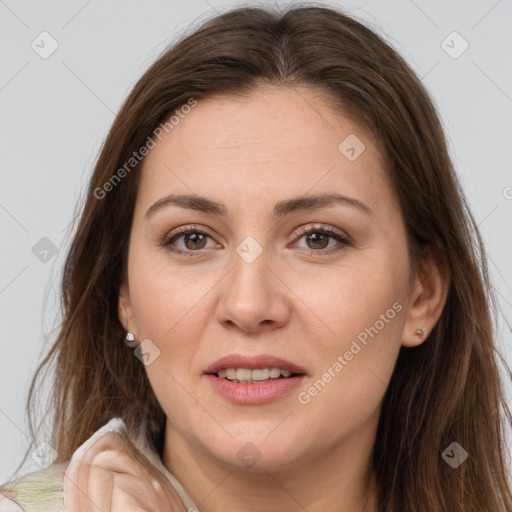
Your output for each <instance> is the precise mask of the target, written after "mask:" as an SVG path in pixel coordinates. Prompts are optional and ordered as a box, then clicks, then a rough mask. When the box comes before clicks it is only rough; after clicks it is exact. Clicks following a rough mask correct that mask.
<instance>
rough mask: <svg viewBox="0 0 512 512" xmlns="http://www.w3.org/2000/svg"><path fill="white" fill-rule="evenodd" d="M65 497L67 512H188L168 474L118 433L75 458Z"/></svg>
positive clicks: (68, 473)
mask: <svg viewBox="0 0 512 512" xmlns="http://www.w3.org/2000/svg"><path fill="white" fill-rule="evenodd" d="M75 455H78V454H77V453H76V452H75ZM63 496H64V511H65V512H186V509H185V507H184V505H183V503H182V502H181V500H180V498H179V495H178V494H177V492H176V490H175V489H174V487H173V486H172V485H171V483H170V482H169V480H168V479H167V478H166V477H165V475H163V474H162V473H161V472H160V471H159V470H158V469H157V468H156V467H155V466H154V465H153V464H152V463H151V462H150V461H149V460H148V458H147V457H146V456H144V455H143V454H142V453H141V452H140V451H139V450H138V449H137V448H136V447H135V446H134V444H133V443H132V442H131V441H130V440H129V439H128V438H127V437H126V436H125V435H124V434H122V433H120V432H116V431H111V432H107V433H105V434H104V435H102V436H101V437H99V438H98V439H96V440H95V441H94V444H93V445H92V446H90V447H89V448H88V449H87V450H85V452H84V453H82V454H81V455H80V456H73V458H72V460H71V462H70V463H69V465H68V467H67V469H66V472H65V474H64V482H63Z"/></svg>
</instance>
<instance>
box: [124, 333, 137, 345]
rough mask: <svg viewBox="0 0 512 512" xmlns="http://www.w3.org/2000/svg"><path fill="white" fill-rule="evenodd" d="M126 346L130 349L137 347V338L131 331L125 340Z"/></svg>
mask: <svg viewBox="0 0 512 512" xmlns="http://www.w3.org/2000/svg"><path fill="white" fill-rule="evenodd" d="M124 344H125V345H126V346H127V347H130V348H133V347H136V346H137V343H136V342H135V336H134V335H133V334H132V333H131V332H129V331H128V332H127V333H126V336H125V338H124Z"/></svg>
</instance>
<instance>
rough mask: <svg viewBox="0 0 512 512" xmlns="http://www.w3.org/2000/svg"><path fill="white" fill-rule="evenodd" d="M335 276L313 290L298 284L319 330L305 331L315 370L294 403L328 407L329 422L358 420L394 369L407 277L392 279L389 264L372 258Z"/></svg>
mask: <svg viewBox="0 0 512 512" xmlns="http://www.w3.org/2000/svg"><path fill="white" fill-rule="evenodd" d="M405 268H406V267H404V269H405ZM402 274H403V275H402ZM336 276H337V277H336V280H332V279H331V280H330V281H329V280H327V279H322V278H320V279H318V280H316V283H315V286H311V285H310V284H306V283H307V281H305V282H304V288H303V289H302V292H303V293H305V294H307V295H305V296H307V297H308V300H307V305H308V306H309V308H310V310H312V311H315V312H318V318H319V319H320V320H321V321H322V325H323V326H324V327H322V328H319V327H318V325H319V324H318V321H316V320H312V321H310V322H308V324H306V326H305V327H306V330H307V331H308V332H307V338H308V339H309V340H314V341H313V343H314V345H315V346H314V347H311V348H312V349H313V350H314V351H315V352H316V355H317V357H318V359H317V361H318V364H317V365H315V375H314V376H312V377H311V378H310V379H309V383H308V387H307V389H306V393H305V394H304V395H303V397H302V399H301V398H300V397H299V402H300V403H301V404H303V405H304V406H305V407H306V408H310V411H314V410H318V413H321V411H322V410H324V411H325V408H331V407H332V409H331V410H332V411H333V412H332V414H333V416H334V417H337V416H338V415H341V416H344V415H346V414H348V413H351V414H354V413H357V415H358V416H359V417H361V418H362V417H364V416H365V415H366V414H369V413H371V412H372V411H373V410H374V409H375V408H376V407H377V406H378V403H379V402H380V400H381V398H382V396H383V394H384V392H385V390H386V387H387V384H388V382H389V379H390V377H391V374H392V372H393V369H394V366H395V362H396V358H397V356H398V352H399V350H400V346H401V334H402V329H403V323H404V315H403V313H404V309H405V308H404V305H403V304H402V302H401V301H402V299H403V297H404V289H405V282H406V281H405V280H406V277H407V276H406V275H405V270H404V272H401V273H400V275H396V271H395V270H394V264H393V265H392V264H391V261H390V259H388V258H385V257H382V255H381V256H380V257H378V258H377V257H376V254H375V255H374V257H373V258H371V261H370V258H369V259H368V260H366V261H363V260H362V259H361V260H360V261H359V263H358V264H357V265H353V266H352V265H351V266H347V268H344V269H340V270H339V271H337V272H336ZM308 314H309V317H311V313H308ZM311 318H312V319H313V317H311ZM317 408H318V409H317ZM341 416H340V417H341Z"/></svg>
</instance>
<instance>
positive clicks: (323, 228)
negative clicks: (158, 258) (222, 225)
mask: <svg viewBox="0 0 512 512" xmlns="http://www.w3.org/2000/svg"><path fill="white" fill-rule="evenodd" d="M192 233H196V234H200V235H206V236H208V237H210V238H212V237H211V236H210V235H209V234H208V233H206V232H205V231H203V230H201V229H199V228H196V227H194V226H193V225H192V226H184V227H180V228H178V230H177V232H175V233H173V234H171V235H170V236H167V237H164V239H163V240H162V241H161V242H160V245H161V246H162V247H165V248H166V249H167V250H169V251H171V252H173V253H175V254H178V255H181V256H187V257H194V256H197V255H200V253H201V250H197V251H183V250H181V249H176V248H172V243H174V242H175V241H176V240H177V239H178V238H180V237H182V236H183V235H189V234H192ZM313 233H320V234H323V235H328V236H329V237H331V238H334V239H335V240H337V241H338V242H339V246H338V247H335V248H334V249H333V248H331V249H320V250H317V251H315V250H311V249H304V250H305V251H308V254H309V255H310V256H325V255H330V254H332V253H333V252H337V251H340V250H342V249H343V248H344V246H348V245H350V244H351V242H350V241H349V240H348V239H347V238H345V237H344V236H343V235H341V234H340V233H338V232H337V231H335V230H334V229H333V228H332V227H330V226H328V225H326V224H322V225H320V227H317V226H307V227H302V228H300V229H298V230H297V231H296V232H295V233H294V235H295V236H296V237H298V238H299V239H300V238H302V237H303V236H306V235H311V234H313Z"/></svg>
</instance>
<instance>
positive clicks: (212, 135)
mask: <svg viewBox="0 0 512 512" xmlns="http://www.w3.org/2000/svg"><path fill="white" fill-rule="evenodd" d="M62 297H63V308H64V321H63V325H62V330H61V332H60V334H59V336H58V338H57V340H56V342H55V344H54V346H53V347H52V350H51V351H50V353H49V354H48V356H47V358H46V359H45V360H44V361H43V362H42V363H41V366H40V368H39V369H38V372H37V373H36V376H35V377H34V381H33V383H32V388H31V396H30V397H29V405H30V398H32V393H33V391H34V390H35V388H36V384H35V382H36V379H37V376H38V374H39V372H40V370H41V369H42V368H43V367H44V366H46V365H47V364H49V362H50V361H52V360H53V359H56V365H57V373H56V378H55V386H54V392H53V397H52V398H53V400H52V407H53V409H54V432H53V438H52V442H51V444H52V446H53V448H54V449H55V452H56V456H55V457H54V460H53V461H52V462H53V464H52V465H51V466H50V467H49V468H48V469H46V470H44V471H40V472H36V473H34V474H31V475H28V476H26V477H25V478H24V479H23V478H22V479H21V481H20V480H18V481H17V482H14V483H13V482H10V483H7V484H5V485H4V486H3V492H4V496H5V498H4V500H3V501H2V502H0V510H10V509H8V508H7V507H18V505H17V503H18V504H19V505H20V506H21V507H22V508H24V510H26V511H27V510H32V508H31V507H33V506H36V505H35V504H36V502H37V500H38V499H42V497H43V495H45V496H47V497H50V498H51V499H52V500H53V501H52V503H53V505H52V506H54V507H55V510H62V509H65V510H66V512H68V511H78V510H80V511H86V510H93V509H94V510H97V509H98V508H99V509H100V510H102V511H107V510H121V509H122V510H151V511H160V510H162V511H163V510H200V511H201V512H204V511H207V512H210V511H211V512H215V511H219V510H243V511H249V510H280V511H288V510H290V511H291V510H308V511H310V512H316V511H318V510H332V511H340V512H344V511H351V512H353V511H356V512H359V511H361V512H369V511H377V510H378V511H382V512H384V511H386V512H389V511H394V512H398V511H400V512H405V511H417V512H420V511H432V510H449V511H466V512H467V511H482V512H483V511H490V510H492V511H503V512H504V511H510V510H511V509H512V494H511V489H510V482H509V481H508V480H507V476H508V475H507V472H506V467H505V462H504V445H503V443H504V439H503V431H502V427H503V426H502V421H503V419H504V418H505V417H506V418H507V419H508V420H509V421H511V422H512V418H511V416H510V411H509V410H508V408H507V406H506V403H505V400H504V398H503V393H502V389H501V383H500V379H499V372H498V367H497V357H500V356H499V354H497V352H496V348H495V341H494V336H495V332H494V330H495V329H494V326H493V322H492V314H493V311H494V310H493V308H492V306H493V300H494V299H493V295H492V291H491V288H490V285H489V282H488V277H487V269H486V263H485V253H484V249H483V247H482V244H481V240H480V236H479V233H478V229H477V227H476V224H475V222H474V220H473V217H472V216H471V213H470V212H469V210H468V208H467V205H466V203H465V200H464V197H463V193H462V191H461V188H460V185H459V183H458V180H457V178H456V176H455V174H454V170H453V166H452V163H451V161H450V158H449V155H448V151H447V147H446V142H445V138H444V134H443V131H442V128H441V124H440V122H439V118H438V115H437V113H436V110H435V108H434V106H433V104H432V100H431V99H430V97H429V95H428V93H427V91H426V90H425V88H424V87H423V85H422V84H421V82H420V81H419V79H418V78H417V77H416V76H415V74H414V73H413V71H412V70H411V69H410V67H409V66H408V65H407V64H406V63H405V61H404V60H403V59H402V58H401V57H400V56H399V55H398V54H397V53H396V52H395V51H394V50H393V49H391V48H390V47H389V46H388V45H387V44H386V43H385V42H384V41H383V40H382V39H381V38H380V37H379V36H378V35H377V34H375V33H374V32H372V31H371V30H370V29H368V28H367V27H365V26H364V25H363V24H362V23H360V22H358V21H356V20H355V19H353V18H351V17H348V16H347V15H345V14H344V13H342V12H341V11H336V10H333V9H328V8H324V7H296V8H291V9H289V10H287V11H286V12H284V13H283V14H279V13H274V12H273V11H271V10H267V9H260V8H240V9H235V10H233V11H231V12H228V13H226V14H222V15H219V16H217V17H215V18H214V19H212V20H210V21H208V22H206V23H205V24H204V25H203V26H201V27H200V28H199V29H197V30H196V31H195V32H194V33H192V34H190V35H188V36H187V37H185V38H184V39H182V40H181V41H180V42H178V43H177V44H176V45H174V46H173V47H171V48H170V49H168V50H167V51H166V52H164V53H163V55H162V56H161V57H160V58H159V59H158V60H157V61H156V62H155V63H154V64H153V65H152V66H151V68H150V69H149V70H148V71H147V72H146V73H145V74H144V76H143V77H142V78H141V79H140V80H139V82H138V83H137V84H136V85H135V87H134V89H133V91H132V92H131V94H130V95H129V97H128V99H127V100H126V102H125V103H124V105H123V106H122V108H121V111H120V113H119V114H118V116H117V118H116V120H115V122H114V124H113V126H112V129H111V131H110V133H109V135H108V138H107V140H106V141H105V144H104V146H103V149H102V151H101V154H100V156H99V159H98V162H97V164H96V168H95V170H94V173H93V175H92V177H91V181H90V184H89V189H88V194H87V198H86V201H85V205H84V208H83V212H82V215H81V218H80V221H79V224H78V226H77V230H76V234H75V237H74V240H73V243H72V246H71V249H70V252H69V255H68V258H67V261H66V265H65V269H64V275H63V283H62ZM123 340H124V343H123ZM501 407H503V411H502V410H501ZM42 485H44V486H46V487H45V489H46V491H45V492H43V491H41V486H42ZM45 493H46V494H45ZM50 498H49V499H50ZM31 500H32V501H31ZM34 500H35V501H34ZM2 506H3V507H4V509H2V508H1V507H2ZM59 507H60V508H59ZM16 510H19V507H18V508H17V509H16Z"/></svg>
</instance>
